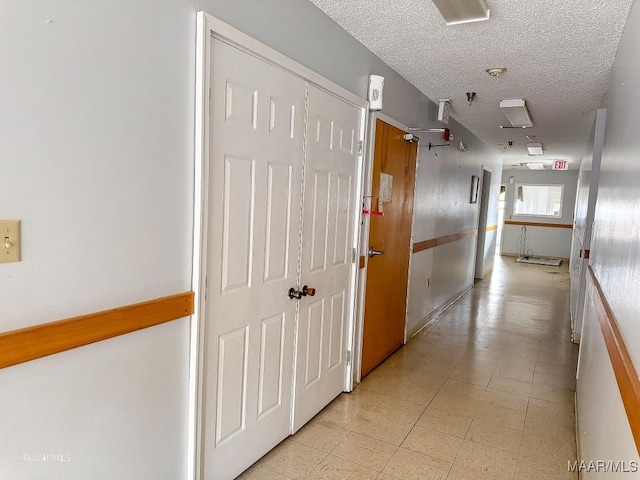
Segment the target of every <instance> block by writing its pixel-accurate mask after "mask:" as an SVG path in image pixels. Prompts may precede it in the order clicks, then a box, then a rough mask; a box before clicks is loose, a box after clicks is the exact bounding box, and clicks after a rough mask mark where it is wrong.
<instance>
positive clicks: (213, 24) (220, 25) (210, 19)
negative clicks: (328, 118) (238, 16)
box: [198, 12, 369, 108]
mask: <svg viewBox="0 0 640 480" xmlns="http://www.w3.org/2000/svg"><path fill="white" fill-rule="evenodd" d="M200 14H202V15H204V18H205V25H206V29H207V30H208V31H210V32H211V34H212V35H214V36H215V37H216V38H218V39H220V40H224V41H227V42H230V43H232V44H234V45H236V46H238V47H240V48H241V49H242V50H244V51H246V52H248V53H250V54H251V55H254V56H257V57H260V58H262V59H264V60H266V61H268V62H269V63H272V64H274V65H277V66H279V67H282V68H284V69H285V70H287V71H289V72H291V73H293V74H294V75H297V76H299V77H302V78H304V79H305V80H307V81H309V82H311V83H313V84H314V85H317V86H318V87H320V88H322V89H324V90H326V91H328V92H329V93H332V94H333V95H336V96H338V97H339V98H341V99H343V100H346V101H347V102H349V103H351V104H353V105H354V106H356V107H361V108H368V106H369V103H368V102H367V101H366V100H364V99H363V98H360V97H359V96H357V95H356V94H354V93H352V92H350V91H349V90H347V89H345V88H343V87H341V86H340V85H338V84H336V83H334V82H332V81H331V80H328V79H326V78H325V77H323V76H321V75H319V74H317V73H316V72H314V71H313V70H311V69H309V68H307V67H305V66H304V65H302V64H300V63H298V62H296V61H295V60H292V59H291V58H289V57H287V56H285V55H283V54H282V53H280V52H278V51H277V50H274V49H273V48H271V47H269V46H267V45H265V44H264V43H262V42H259V41H258V40H256V39H254V38H253V37H250V36H249V35H247V34H246V33H243V32H241V31H240V30H238V29H236V28H234V27H232V26H231V25H229V24H226V23H224V22H223V21H222V20H220V19H218V18H216V17H214V16H213V15H210V14H208V13H205V12H200V13H199V14H198V15H200Z"/></svg>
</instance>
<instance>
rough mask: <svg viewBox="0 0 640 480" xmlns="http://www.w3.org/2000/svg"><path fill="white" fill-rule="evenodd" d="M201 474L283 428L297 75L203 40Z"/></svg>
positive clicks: (287, 394)
mask: <svg viewBox="0 0 640 480" xmlns="http://www.w3.org/2000/svg"><path fill="white" fill-rule="evenodd" d="M210 74H211V108H210V117H211V131H210V132H209V141H210V144H211V154H210V159H209V170H210V174H209V177H210V178H209V206H208V211H209V220H208V225H209V227H208V234H207V251H208V252H209V253H208V264H207V287H206V288H207V290H206V298H207V303H206V309H205V322H206V323H205V356H204V385H205V387H204V388H205V390H204V400H203V402H204V405H203V412H204V425H203V429H204V434H203V438H204V445H203V449H204V450H203V453H204V455H203V458H204V477H205V478H207V479H218V478H220V479H227V478H234V477H235V476H237V475H238V474H239V473H241V472H242V471H243V470H244V469H246V468H247V467H249V466H250V465H251V464H252V463H253V462H255V461H256V460H257V459H259V458H260V457H261V456H262V455H264V454H265V453H266V452H267V451H269V450H270V449H271V448H273V447H274V446H275V445H276V444H277V443H278V442H280V441H281V440H282V439H284V438H285V437H287V436H288V434H289V431H290V426H291V399H292V382H293V357H294V343H295V342H294V340H295V315H296V310H297V301H296V300H291V299H289V298H288V296H287V292H288V290H289V288H291V287H296V286H297V279H298V256H299V255H298V253H299V229H300V212H301V178H302V158H303V155H304V131H305V128H304V120H305V117H304V112H305V102H306V83H305V81H304V80H302V79H300V78H298V77H296V76H294V75H292V74H289V73H287V72H285V71H284V70H282V69H280V68H277V67H274V66H272V65H271V64H269V63H266V62H264V61H262V60H260V59H258V58H256V57H254V56H252V55H249V54H247V53H245V52H243V51H241V50H239V49H237V48H235V47H233V46H231V45H228V44H226V43H224V42H222V41H220V40H217V39H215V40H213V42H212V47H211V72H210Z"/></svg>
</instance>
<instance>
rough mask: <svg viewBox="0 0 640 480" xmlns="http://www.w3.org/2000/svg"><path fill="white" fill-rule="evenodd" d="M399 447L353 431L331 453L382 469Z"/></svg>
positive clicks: (369, 466) (378, 469) (366, 465)
mask: <svg viewBox="0 0 640 480" xmlns="http://www.w3.org/2000/svg"><path fill="white" fill-rule="evenodd" d="M397 449H398V447H396V446H395V445H392V444H390V443H387V442H383V441H381V440H376V439H374V438H370V437H365V436H364V435H360V434H359V433H356V432H351V433H350V434H349V435H348V436H347V437H346V438H345V439H343V441H342V442H341V443H340V444H339V445H338V446H337V447H336V448H335V449H334V450H333V451H332V452H331V454H332V455H335V456H336V457H340V458H343V459H345V460H349V461H351V462H354V463H357V464H359V465H362V466H364V467H368V468H371V469H373V470H377V471H382V469H383V468H384V467H385V465H386V464H387V462H388V461H389V460H390V459H391V457H392V456H393V454H394V453H395V452H396V450H397Z"/></svg>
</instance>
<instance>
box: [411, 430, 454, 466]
mask: <svg viewBox="0 0 640 480" xmlns="http://www.w3.org/2000/svg"><path fill="white" fill-rule="evenodd" d="M461 444H462V439H461V438H459V437H456V436H455V435H449V434H448V433H442V432H438V431H437V430H432V429H430V428H425V427H418V426H415V427H414V428H413V430H411V432H410V433H409V435H407V438H406V439H405V440H404V442H402V448H406V449H409V450H412V451H414V452H420V453H424V454H425V455H429V456H430V457H434V458H438V459H440V460H445V461H447V462H453V460H454V459H455V458H456V454H457V453H458V449H459V448H460V445H461Z"/></svg>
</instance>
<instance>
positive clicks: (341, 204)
mask: <svg viewBox="0 0 640 480" xmlns="http://www.w3.org/2000/svg"><path fill="white" fill-rule="evenodd" d="M361 115H362V110H361V109H360V108H357V107H355V106H353V105H350V104H348V103H346V102H344V101H342V100H340V99H339V98H336V97H334V96H333V95H330V94H329V93H326V92H324V91H322V90H320V89H318V88H316V87H314V86H313V85H310V86H309V99H308V120H307V141H306V145H307V148H306V152H307V158H306V161H305V167H304V184H305V187H304V206H303V235H302V256H301V267H300V285H301V286H304V285H308V286H309V287H312V288H315V295H314V296H309V295H308V296H305V297H302V299H301V300H300V306H299V308H300V310H299V318H298V342H297V361H296V387H295V402H294V431H296V430H298V429H299V428H300V427H301V426H302V425H304V424H305V423H306V422H308V421H309V420H310V419H311V418H312V417H313V416H314V415H316V414H317V413H318V412H319V411H320V410H322V409H323V408H324V407H325V406H326V405H327V404H328V403H329V402H331V400H333V399H334V398H335V397H337V396H338V395H339V394H340V392H342V391H343V390H344V386H345V367H346V361H345V351H346V336H347V327H348V322H349V321H350V319H351V315H352V305H353V295H354V292H353V289H354V281H353V280H354V276H355V274H356V268H357V266H356V265H355V263H354V262H353V261H352V248H353V246H354V229H355V213H356V208H358V207H359V204H358V202H357V201H356V199H355V197H354V195H355V194H356V186H357V170H358V169H357V167H358V159H359V157H360V154H359V151H358V144H359V139H360V118H361Z"/></svg>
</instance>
